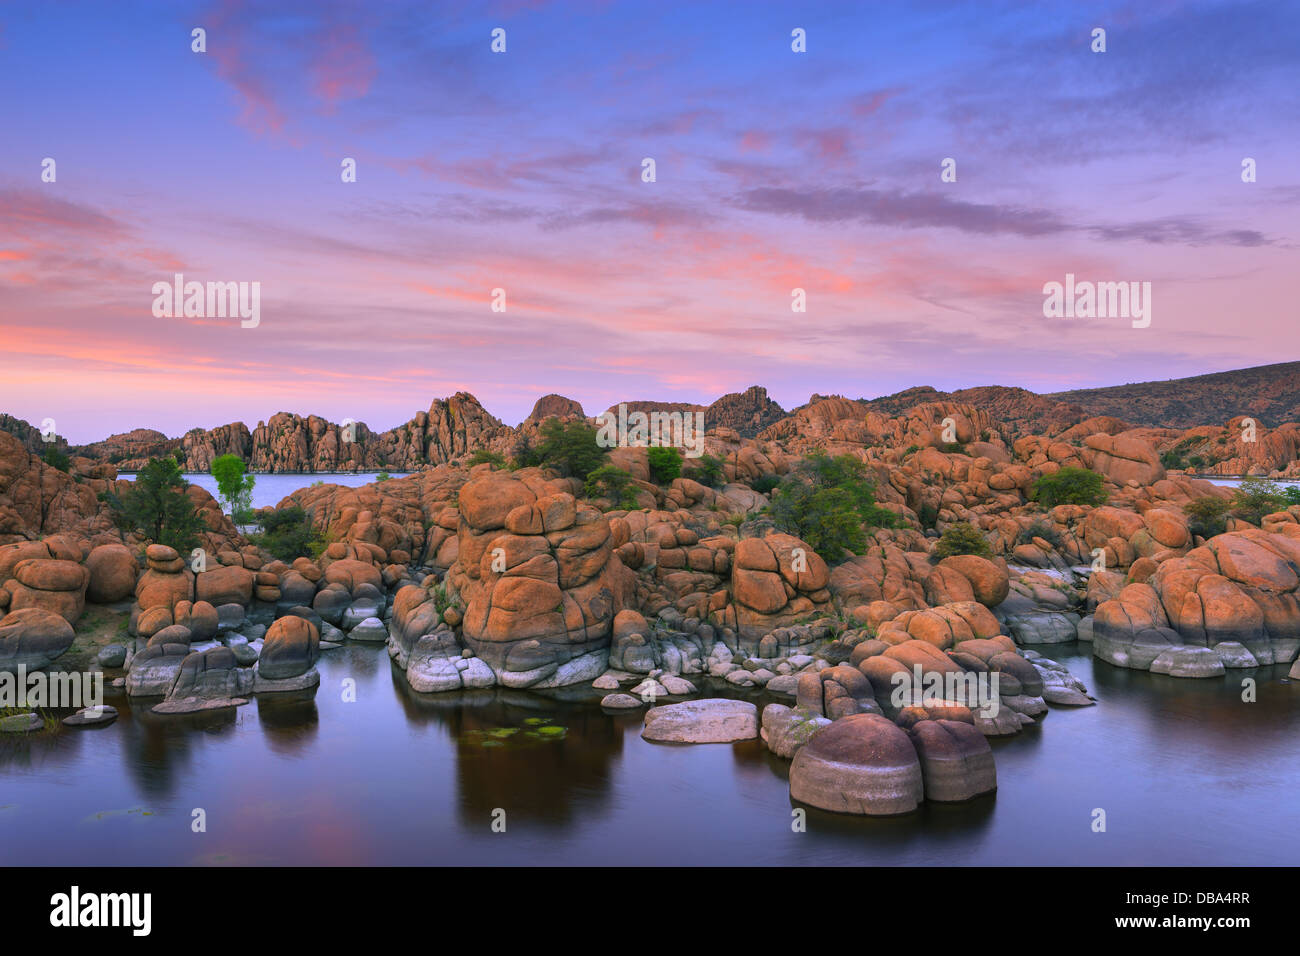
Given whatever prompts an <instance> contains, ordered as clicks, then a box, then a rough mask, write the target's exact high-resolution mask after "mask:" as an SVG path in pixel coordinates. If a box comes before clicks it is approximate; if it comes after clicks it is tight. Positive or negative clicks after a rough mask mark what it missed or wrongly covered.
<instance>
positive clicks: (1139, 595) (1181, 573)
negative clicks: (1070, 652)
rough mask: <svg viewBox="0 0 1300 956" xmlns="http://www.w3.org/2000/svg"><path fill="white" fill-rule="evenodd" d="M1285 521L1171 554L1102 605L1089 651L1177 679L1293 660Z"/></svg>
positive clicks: (1298, 564) (1294, 612) (1294, 614)
mask: <svg viewBox="0 0 1300 956" xmlns="http://www.w3.org/2000/svg"><path fill="white" fill-rule="evenodd" d="M1293 510H1294V509H1293ZM1285 517H1286V518H1287V519H1289V520H1278V521H1277V522H1274V523H1271V528H1272V529H1273V530H1269V531H1265V530H1261V529H1250V530H1245V531H1233V532H1228V533H1226V534H1221V535H1218V536H1217V537H1214V538H1212V539H1211V540H1210V541H1209V542H1207V543H1206V544H1205V545H1204V546H1202V547H1198V548H1194V549H1192V550H1191V551H1189V552H1187V554H1186V555H1185V556H1181V557H1170V558H1168V559H1166V560H1164V561H1162V562H1160V564H1159V566H1158V568H1157V569H1156V570H1155V573H1154V574H1152V575H1151V576H1150V577H1149V578H1148V579H1147V580H1146V581H1144V582H1141V583H1132V584H1129V585H1127V586H1126V587H1124V588H1123V589H1122V590H1121V591H1120V592H1119V594H1118V596H1117V597H1115V598H1112V599H1110V600H1107V601H1103V602H1101V603H1100V604H1099V605H1098V607H1097V610H1096V615H1095V617H1094V619H1093V623H1092V635H1093V653H1094V654H1095V655H1096V656H1097V657H1100V658H1101V659H1102V660H1105V661H1108V662H1110V663H1112V664H1116V665H1118V666H1121V667H1133V668H1137V669H1140V670H1154V671H1157V672H1160V673H1171V674H1175V676H1212V675H1214V674H1221V673H1222V672H1223V669H1224V667H1225V666H1254V664H1260V665H1264V664H1273V663H1287V662H1290V661H1292V660H1294V659H1296V656H1297V653H1298V652H1300V522H1298V521H1297V516H1296V515H1285ZM1224 644H1227V645H1229V646H1228V647H1226V648H1222V645H1224ZM1220 648H1222V650H1220ZM1242 648H1244V649H1245V651H1246V652H1248V655H1244V654H1243V653H1242V651H1241V649H1242ZM1202 651H1206V652H1213V653H1211V654H1207V653H1202ZM1251 659H1253V662H1254V664H1252V663H1251ZM1216 662H1217V664H1218V666H1215V663H1216Z"/></svg>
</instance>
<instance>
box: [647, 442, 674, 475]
mask: <svg viewBox="0 0 1300 956" xmlns="http://www.w3.org/2000/svg"><path fill="white" fill-rule="evenodd" d="M646 458H647V460H648V461H649V464H650V480H651V481H653V482H654V483H655V484H656V485H669V484H672V481H673V479H674V478H680V477H681V474H682V453H681V452H680V451H678V450H677V449H676V448H673V447H671V446H668V445H665V446H663V447H662V448H660V447H652V448H647V449H646Z"/></svg>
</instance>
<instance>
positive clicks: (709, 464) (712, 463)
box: [690, 455, 723, 488]
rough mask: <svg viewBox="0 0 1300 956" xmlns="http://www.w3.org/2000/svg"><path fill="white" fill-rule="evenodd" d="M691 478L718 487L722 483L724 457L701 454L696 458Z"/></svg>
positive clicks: (711, 486)
mask: <svg viewBox="0 0 1300 956" xmlns="http://www.w3.org/2000/svg"><path fill="white" fill-rule="evenodd" d="M690 476H691V478H693V479H695V480H696V481H698V482H699V483H700V484H702V485H705V486H707V487H709V488H716V487H718V485H719V484H721V483H722V478H723V473H722V459H721V458H718V457H717V456H715V455H701V456H700V457H699V458H697V459H696V460H695V467H694V469H692V470H691V475H690Z"/></svg>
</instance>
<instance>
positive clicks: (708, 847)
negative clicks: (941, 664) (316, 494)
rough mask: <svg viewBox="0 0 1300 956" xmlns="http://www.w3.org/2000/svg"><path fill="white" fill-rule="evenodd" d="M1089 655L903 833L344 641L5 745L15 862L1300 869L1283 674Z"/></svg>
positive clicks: (1296, 697) (609, 724)
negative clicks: (188, 693) (418, 672)
mask: <svg viewBox="0 0 1300 956" xmlns="http://www.w3.org/2000/svg"><path fill="white" fill-rule="evenodd" d="M1066 648H1068V649H1065V650H1063V649H1062V647H1061V646H1057V647H1055V648H1053V649H1052V650H1053V651H1054V652H1055V654H1056V658H1057V659H1058V660H1062V661H1064V662H1066V663H1068V664H1069V666H1070V668H1071V669H1072V670H1073V671H1074V673H1075V674H1077V675H1079V676H1080V677H1082V678H1083V680H1084V681H1085V682H1086V683H1087V684H1088V686H1089V688H1091V689H1092V691H1093V693H1094V694H1095V695H1096V696H1097V697H1099V698H1100V703H1099V705H1098V706H1096V707H1091V708H1085V709H1079V710H1074V709H1067V708H1055V707H1054V708H1053V709H1052V711H1051V713H1050V714H1048V716H1047V717H1046V718H1045V720H1044V721H1043V722H1042V723H1041V725H1040V726H1038V727H1035V728H1031V729H1030V730H1028V731H1026V732H1024V733H1022V734H1020V735H1018V736H1017V737H1015V738H1011V739H1008V740H995V741H993V747H994V750H995V753H996V759H997V766H998V781H999V785H1000V787H999V790H998V792H997V793H996V794H995V795H993V796H991V797H987V798H983V799H980V800H978V801H976V802H974V803H970V804H965V805H957V806H933V805H927V806H925V807H924V808H923V809H922V810H921V811H920V812H918V813H916V814H913V815H910V816H907V817H902V818H893V819H886V820H868V819H861V818H852V817H842V816H838V815H835V814H828V813H823V812H821V811H817V810H810V811H809V814H808V829H807V832H805V833H794V832H792V830H791V825H790V824H791V807H792V804H791V802H790V798H789V790H788V780H787V774H788V768H789V764H788V763H787V762H786V761H783V760H780V759H777V758H775V757H773V756H771V755H770V754H769V753H767V751H766V750H765V749H764V748H763V747H762V745H761V744H760V743H758V742H756V741H750V742H747V743H742V744H734V745H733V744H713V745H700V746H683V745H665V744H651V743H647V742H646V741H643V740H642V739H641V738H640V736H639V731H640V729H641V717H640V714H639V712H637V713H633V714H628V715H621V716H612V715H607V714H605V713H603V712H602V711H601V710H600V708H599V707H598V706H597V704H596V700H597V699H598V695H595V694H594V692H593V693H592V695H591V696H590V697H588V695H587V692H586V690H585V689H583V690H582V691H579V692H578V694H579V696H581V697H583V698H584V699H581V700H569V701H562V700H558V699H555V698H548V697H543V696H540V695H537V694H529V693H520V692H508V691H478V692H467V693H461V694H456V695H418V694H414V693H412V692H411V691H410V690H409V689H408V688H407V687H406V685H405V682H404V680H403V679H402V678H401V676H400V675H399V674H398V672H397V671H396V670H395V669H394V668H393V667H392V666H391V664H390V662H389V658H388V655H387V653H386V651H385V650H384V649H383V648H382V647H374V646H364V645H347V646H344V647H342V648H339V649H336V650H331V651H327V652H325V655H324V657H323V659H322V660H321V662H320V665H319V667H320V671H321V677H322V683H321V686H320V689H319V692H318V693H317V694H316V696H315V698H314V699H310V700H305V701H303V700H297V701H295V700H283V699H281V700H276V699H275V698H270V697H262V698H256V699H254V700H253V701H252V702H251V703H249V704H248V705H247V706H244V707H240V708H238V709H233V710H228V711H222V712H218V713H211V714H207V715H200V716H192V717H165V718H164V717H159V716H156V715H153V714H150V713H148V712H147V711H145V709H144V708H143V707H142V706H141V707H139V708H137V709H134V710H133V709H132V708H131V706H130V705H129V704H128V703H127V702H126V700H125V698H120V697H118V698H115V697H110V698H109V702H110V703H113V704H114V705H115V706H117V707H118V708H119V709H120V710H122V715H121V716H120V717H119V718H118V720H117V722H116V723H115V724H113V725H111V726H109V727H106V728H103V729H97V730H89V729H88V730H79V731H75V730H60V731H59V732H57V734H56V735H54V736H53V737H50V736H46V737H42V738H25V739H22V740H5V741H0V863H4V864H72V865H75V864H123V863H137V864H138V863H148V864H230V863H247V864H431V863H443V864H508V863H553V864H583V863H592V864H651V865H655V864H679V863H692V864H755V863H758V864H789V863H803V864H809V863H817V864H848V865H889V864H912V865H923V864H954V863H956V864H960V863H986V864H1016V863H1026V864H1068V863H1082V864H1102V863H1115V864H1157V863H1167V864H1216V865H1241V864H1295V863H1297V862H1300V761H1297V760H1296V754H1297V741H1298V735H1297V732H1298V731H1300V721H1298V720H1297V716H1298V715H1300V683H1295V682H1292V683H1284V682H1283V681H1282V680H1281V678H1282V676H1283V675H1284V673H1285V668H1270V669H1262V670H1260V671H1256V672H1253V673H1254V675H1255V677H1256V678H1257V680H1258V682H1259V700H1258V702H1257V703H1253V704H1245V703H1242V702H1241V700H1240V679H1241V676H1242V672H1238V673H1237V676H1236V677H1234V678H1225V679H1223V680H1218V679H1214V680H1180V679H1178V678H1172V677H1164V676H1161V675H1152V674H1147V673H1139V672H1136V671H1127V670H1121V669H1118V668H1114V667H1111V666H1110V665H1107V664H1105V663H1102V662H1094V661H1093V660H1092V658H1091V657H1089V656H1087V649H1086V647H1082V648H1081V647H1079V646H1076V645H1067V646H1066ZM348 677H352V678H354V679H355V680H356V696H357V700H356V701H355V702H351V703H347V702H344V700H343V699H342V698H343V693H342V687H343V681H344V679H345V678H348ZM281 696H284V695H281ZM753 699H755V700H756V701H757V702H758V703H759V704H760V705H761V704H762V703H763V702H764V698H762V697H756V698H753ZM545 727H551V728H555V727H562V728H564V732H563V734H562V735H561V734H559V732H558V731H556V730H546V731H544V732H543V731H542V728H545ZM502 728H516V730H515V732H514V733H513V735H510V731H509V730H508V729H502ZM548 735H550V736H548ZM196 807H201V808H203V809H204V810H205V811H206V813H207V832H206V833H193V832H191V828H190V823H191V813H192V811H193V809H194V808H196ZM1096 807H1101V808H1104V809H1105V810H1106V812H1107V816H1108V832H1106V833H1100V834H1099V833H1093V832H1092V831H1091V829H1090V822H1091V814H1092V811H1093V809H1094V808H1096ZM497 808H501V809H504V810H505V811H506V832H505V833H493V832H492V829H491V821H492V814H493V811H494V810H495V809H497Z"/></svg>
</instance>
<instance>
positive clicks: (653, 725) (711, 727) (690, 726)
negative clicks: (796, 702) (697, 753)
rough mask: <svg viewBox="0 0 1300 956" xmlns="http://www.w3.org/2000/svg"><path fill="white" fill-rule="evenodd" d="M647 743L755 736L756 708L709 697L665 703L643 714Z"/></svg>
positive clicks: (718, 740) (713, 741) (706, 741)
mask: <svg viewBox="0 0 1300 956" xmlns="http://www.w3.org/2000/svg"><path fill="white" fill-rule="evenodd" d="M641 736H642V737H644V738H645V739H646V740H659V741H668V742H673V743H686V744H721V743H730V742H732V741H735V740H750V739H752V738H754V737H757V736H758V708H757V707H755V706H754V705H753V704H751V703H749V702H748V701H743V700H726V699H724V698H708V699H705V700H688V701H683V702H682V703H680V704H665V705H663V706H662V707H653V708H651V709H650V710H648V711H646V715H645V728H644V729H643V730H642V731H641Z"/></svg>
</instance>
